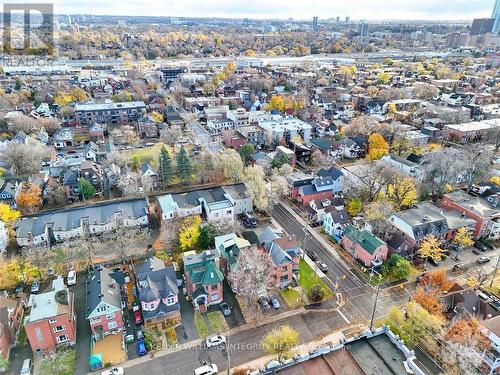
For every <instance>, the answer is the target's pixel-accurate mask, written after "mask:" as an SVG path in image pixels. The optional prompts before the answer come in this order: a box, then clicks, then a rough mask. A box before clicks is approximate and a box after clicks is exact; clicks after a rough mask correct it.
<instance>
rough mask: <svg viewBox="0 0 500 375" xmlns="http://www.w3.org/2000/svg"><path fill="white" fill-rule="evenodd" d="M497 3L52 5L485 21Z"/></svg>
mask: <svg viewBox="0 0 500 375" xmlns="http://www.w3.org/2000/svg"><path fill="white" fill-rule="evenodd" d="M494 1H495V0H147V1H146V0H54V4H55V12H56V13H59V14H75V13H87V14H89V13H90V14H108V15H142V16H176V17H234V18H243V17H249V18H281V19H286V18H288V17H293V18H295V19H309V18H312V17H313V16H319V18H320V19H326V18H330V17H336V16H340V17H342V18H344V17H346V16H350V17H351V18H352V19H428V20H430V19H434V20H436V19H437V20H457V19H462V20H463V19H472V18H477V17H489V16H491V11H492V9H493V3H494Z"/></svg>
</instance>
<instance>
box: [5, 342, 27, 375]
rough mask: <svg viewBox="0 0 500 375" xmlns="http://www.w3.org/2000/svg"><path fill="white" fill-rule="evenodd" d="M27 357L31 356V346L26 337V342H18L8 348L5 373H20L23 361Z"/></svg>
mask: <svg viewBox="0 0 500 375" xmlns="http://www.w3.org/2000/svg"><path fill="white" fill-rule="evenodd" d="M27 358H33V353H32V351H31V346H30V344H29V342H28V340H27V339H26V343H19V345H18V346H16V347H14V348H12V349H11V350H10V358H9V360H10V362H9V369H8V370H7V372H5V374H16V375H17V374H20V373H21V367H22V365H23V362H24V360H25V359H27Z"/></svg>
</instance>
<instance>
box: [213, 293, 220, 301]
mask: <svg viewBox="0 0 500 375" xmlns="http://www.w3.org/2000/svg"><path fill="white" fill-rule="evenodd" d="M211 298H212V301H217V300H218V299H219V295H218V294H212V297H211Z"/></svg>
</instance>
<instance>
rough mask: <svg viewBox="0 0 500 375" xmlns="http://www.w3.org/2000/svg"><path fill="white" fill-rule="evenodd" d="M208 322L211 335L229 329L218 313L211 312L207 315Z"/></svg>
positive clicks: (220, 313) (222, 316)
mask: <svg viewBox="0 0 500 375" xmlns="http://www.w3.org/2000/svg"><path fill="white" fill-rule="evenodd" d="M207 318H208V321H209V322H210V327H211V328H212V333H220V332H224V331H227V330H228V329H229V327H228V326H227V323H226V319H224V315H222V312H220V311H212V312H209V313H208V314H207Z"/></svg>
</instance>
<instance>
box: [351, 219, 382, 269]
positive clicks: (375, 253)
mask: <svg viewBox="0 0 500 375" xmlns="http://www.w3.org/2000/svg"><path fill="white" fill-rule="evenodd" d="M342 245H343V246H344V249H346V250H347V251H348V252H349V253H351V254H352V256H353V257H354V258H355V259H358V260H360V261H361V262H362V263H363V264H364V265H365V266H367V267H370V266H371V265H372V264H373V262H375V261H377V260H378V261H384V260H386V259H387V253H388V249H387V244H386V243H385V242H384V241H382V240H381V239H380V238H378V237H377V236H375V235H374V234H372V233H370V232H369V231H367V230H366V229H364V230H362V231H360V230H359V229H358V228H356V227H354V226H353V225H349V226H347V227H345V228H344V237H342Z"/></svg>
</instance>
